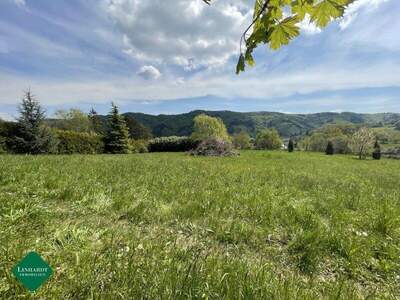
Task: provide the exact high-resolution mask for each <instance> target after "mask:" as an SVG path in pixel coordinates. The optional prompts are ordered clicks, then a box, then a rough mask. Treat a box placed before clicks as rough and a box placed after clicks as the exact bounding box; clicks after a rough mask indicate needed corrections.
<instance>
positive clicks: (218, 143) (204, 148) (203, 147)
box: [191, 138, 239, 156]
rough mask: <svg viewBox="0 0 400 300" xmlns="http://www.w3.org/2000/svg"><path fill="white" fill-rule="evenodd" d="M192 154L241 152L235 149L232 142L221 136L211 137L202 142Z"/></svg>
mask: <svg viewBox="0 0 400 300" xmlns="http://www.w3.org/2000/svg"><path fill="white" fill-rule="evenodd" d="M191 154H192V155H202V156H238V155H239V153H238V152H237V151H235V150H234V149H233V145H232V143H230V142H228V141H225V140H223V139H219V138H209V139H206V140H204V141H202V142H201V143H200V145H199V146H198V147H197V148H196V150H194V151H192V152H191Z"/></svg>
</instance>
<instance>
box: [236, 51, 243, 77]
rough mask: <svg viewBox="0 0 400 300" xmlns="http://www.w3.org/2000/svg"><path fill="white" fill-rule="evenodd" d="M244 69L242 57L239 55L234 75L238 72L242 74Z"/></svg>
mask: <svg viewBox="0 0 400 300" xmlns="http://www.w3.org/2000/svg"><path fill="white" fill-rule="evenodd" d="M244 67H245V64H244V55H243V54H242V53H241V54H240V56H239V61H238V63H237V66H236V74H239V73H240V72H243V71H244Z"/></svg>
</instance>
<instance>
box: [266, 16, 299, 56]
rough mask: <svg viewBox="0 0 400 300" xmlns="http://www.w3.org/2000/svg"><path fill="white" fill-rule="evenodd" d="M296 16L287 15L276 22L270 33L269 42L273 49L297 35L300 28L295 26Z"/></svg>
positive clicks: (285, 43)
mask: <svg viewBox="0 0 400 300" xmlns="http://www.w3.org/2000/svg"><path fill="white" fill-rule="evenodd" d="M297 23H298V19H297V18H296V17H288V18H286V19H284V20H283V21H282V22H280V23H278V24H276V25H275V26H274V27H273V28H272V31H271V33H270V36H269V43H270V47H271V49H273V50H276V49H279V48H280V47H282V46H283V45H287V44H289V42H290V40H292V39H293V38H295V37H296V36H298V35H299V33H300V30H299V27H298V26H297Z"/></svg>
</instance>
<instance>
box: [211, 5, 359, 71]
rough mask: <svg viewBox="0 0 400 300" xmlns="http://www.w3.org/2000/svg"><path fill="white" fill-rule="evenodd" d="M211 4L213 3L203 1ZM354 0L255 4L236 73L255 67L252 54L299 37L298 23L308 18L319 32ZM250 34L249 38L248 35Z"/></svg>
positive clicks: (242, 38) (244, 35) (242, 42)
mask: <svg viewBox="0 0 400 300" xmlns="http://www.w3.org/2000/svg"><path fill="white" fill-rule="evenodd" d="M203 1H204V2H205V3H207V4H210V3H211V2H212V0H203ZM354 1H355V0H297V1H291V0H255V5H254V15H253V21H252V22H251V24H250V25H249V26H248V28H247V29H246V30H245V31H244V33H243V35H242V37H241V39H240V55H239V61H238V64H237V67H236V73H237V74H239V73H240V72H242V71H244V70H245V66H246V64H247V65H248V66H253V65H254V59H253V56H252V53H253V50H254V49H255V48H257V46H258V45H259V44H267V45H268V46H269V47H270V48H271V49H273V50H277V49H279V48H280V47H282V46H284V45H287V44H289V42H290V41H291V40H292V39H294V38H295V37H297V36H298V35H299V34H300V27H299V25H300V23H301V22H302V21H304V20H305V19H307V18H309V19H310V23H312V24H314V25H316V26H317V27H319V28H324V27H326V26H327V25H328V24H329V23H330V22H331V21H333V20H335V19H337V18H340V17H342V16H343V14H344V11H345V9H346V7H347V6H348V5H349V4H351V3H353V2H354ZM249 32H251V34H248V33H249Z"/></svg>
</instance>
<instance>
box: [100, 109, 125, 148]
mask: <svg viewBox="0 0 400 300" xmlns="http://www.w3.org/2000/svg"><path fill="white" fill-rule="evenodd" d="M111 105H112V108H111V112H110V114H109V115H108V120H107V132H106V134H105V136H104V148H105V151H106V153H114V154H124V153H129V133H128V128H127V126H126V124H125V120H124V118H123V117H122V116H121V115H120V114H119V112H118V107H117V106H116V105H115V104H114V103H112V104H111Z"/></svg>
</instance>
